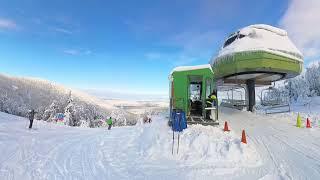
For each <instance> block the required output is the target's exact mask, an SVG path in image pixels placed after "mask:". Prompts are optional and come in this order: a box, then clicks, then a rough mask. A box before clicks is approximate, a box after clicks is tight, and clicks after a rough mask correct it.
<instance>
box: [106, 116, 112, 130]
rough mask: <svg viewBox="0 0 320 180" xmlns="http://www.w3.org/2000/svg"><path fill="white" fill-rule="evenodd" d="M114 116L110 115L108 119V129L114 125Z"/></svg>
mask: <svg viewBox="0 0 320 180" xmlns="http://www.w3.org/2000/svg"><path fill="white" fill-rule="evenodd" d="M112 123H113V122H112V118H111V117H110V118H109V119H108V120H107V124H108V130H111V126H112Z"/></svg>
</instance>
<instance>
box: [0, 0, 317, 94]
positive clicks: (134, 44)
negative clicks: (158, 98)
mask: <svg viewBox="0 0 320 180" xmlns="http://www.w3.org/2000/svg"><path fill="white" fill-rule="evenodd" d="M311 1H314V2H315V3H317V2H316V0H311ZM299 7H300V5H299V0H292V1H287V0H283V1H279V0H259V1H256V0H247V1H231V0H225V1H219V0H199V1H191V0H190V1H185V0H180V1H179V0H161V1H160V0H159V1H150V0H145V1H119V0H118V1H102V0H90V1H87V0H78V1H65V0H55V1H48V0H24V1H21V0H6V1H5V0H0V39H1V40H0V72H1V73H7V74H10V75H18V76H33V77H40V78H44V79H48V80H52V81H55V82H58V83H61V84H64V85H67V86H70V87H74V88H78V89H99V90H104V89H106V90H110V89H113V90H114V91H124V92H125V91H133V92H143V93H144V92H153V93H165V92H167V86H168V85H167V84H168V80H167V77H168V74H169V73H170V71H171V70H172V68H174V67H175V66H180V65H198V64H204V63H208V61H209V60H210V58H211V57H212V56H213V55H214V54H216V53H217V51H218V50H219V48H220V45H221V44H222V42H223V40H224V38H225V37H226V36H227V35H228V34H229V33H231V32H233V31H235V30H237V29H239V28H241V27H244V26H247V25H250V24H255V23H265V24H270V25H274V26H278V27H283V28H285V29H288V32H289V34H290V32H291V31H292V34H293V35H294V38H293V40H294V41H295V42H298V44H299V46H300V47H301V48H302V49H303V51H305V52H306V53H307V54H308V58H309V59H314V58H318V57H319V53H318V52H317V51H316V50H315V49H316V48H317V47H318V46H319V47H320V45H319V43H315V42H313V41H312V40H309V41H307V42H305V41H303V40H304V39H305V37H304V36H303V35H301V34H302V33H301V31H297V30H296V29H297V27H298V25H299V22H295V21H294V22H293V21H292V19H296V17H294V16H295V13H294V12H297V11H299ZM309 7H312V6H309ZM297 8H298V9H297ZM303 8H304V9H303V10H301V11H305V8H308V7H303ZM301 16H303V15H301ZM317 17H319V16H317ZM303 18H305V17H301V18H300V21H303V22H304V19H303ZM317 20H318V19H312V20H310V21H317ZM310 24H312V22H310ZM316 30H317V29H316ZM319 32H320V30H319ZM319 32H318V31H316V32H315V33H314V34H316V35H314V36H311V37H308V38H310V39H312V38H314V37H318V34H319ZM301 36H302V37H301ZM301 39H302V40H301ZM310 44H311V45H310Z"/></svg>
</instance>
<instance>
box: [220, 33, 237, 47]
mask: <svg viewBox="0 0 320 180" xmlns="http://www.w3.org/2000/svg"><path fill="white" fill-rule="evenodd" d="M236 39H237V35H235V36H232V37H230V38H229V39H228V40H227V41H226V42H225V43H224V45H223V47H224V48H225V47H227V46H229V45H230V44H231V43H233V42H234V41H235V40H236Z"/></svg>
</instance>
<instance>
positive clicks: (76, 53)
mask: <svg viewBox="0 0 320 180" xmlns="http://www.w3.org/2000/svg"><path fill="white" fill-rule="evenodd" d="M63 52H64V53H65V54H69V55H79V54H80V52H79V51H78V50H75V49H66V50H63Z"/></svg>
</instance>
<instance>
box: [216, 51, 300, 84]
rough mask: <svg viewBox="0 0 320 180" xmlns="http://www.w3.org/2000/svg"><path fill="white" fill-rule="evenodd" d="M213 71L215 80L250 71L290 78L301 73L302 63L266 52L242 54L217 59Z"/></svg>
mask: <svg viewBox="0 0 320 180" xmlns="http://www.w3.org/2000/svg"><path fill="white" fill-rule="evenodd" d="M213 71H214V73H215V77H216V78H217V79H219V78H222V77H225V76H228V75H232V74H236V73H242V72H250V71H265V72H278V73H284V74H286V77H285V78H291V77H295V76H297V75H299V74H300V73H301V71H302V62H300V61H298V60H294V59H290V58H287V57H284V56H280V55H276V54H273V53H269V52H266V51H252V52H242V53H235V54H234V55H227V56H222V57H219V58H217V59H216V60H215V63H214V65H213Z"/></svg>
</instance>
